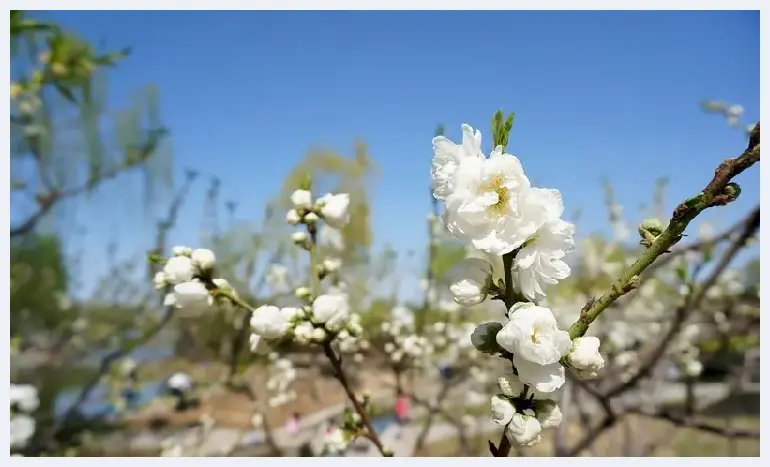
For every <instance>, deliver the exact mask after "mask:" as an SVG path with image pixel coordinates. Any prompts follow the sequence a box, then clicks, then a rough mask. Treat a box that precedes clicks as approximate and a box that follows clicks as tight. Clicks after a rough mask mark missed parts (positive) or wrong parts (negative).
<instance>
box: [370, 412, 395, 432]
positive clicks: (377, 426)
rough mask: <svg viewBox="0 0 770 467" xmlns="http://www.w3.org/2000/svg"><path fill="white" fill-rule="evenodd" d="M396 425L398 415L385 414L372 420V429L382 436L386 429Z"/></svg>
mask: <svg viewBox="0 0 770 467" xmlns="http://www.w3.org/2000/svg"><path fill="white" fill-rule="evenodd" d="M394 423H396V415H395V414H392V413H391V414H385V415H378V416H376V417H374V418H372V428H374V431H375V432H376V433H377V434H378V435H381V434H382V433H383V432H384V431H385V429H386V428H388V427H389V426H390V425H392V424H394Z"/></svg>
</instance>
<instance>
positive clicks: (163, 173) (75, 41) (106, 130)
mask: <svg viewBox="0 0 770 467" xmlns="http://www.w3.org/2000/svg"><path fill="white" fill-rule="evenodd" d="M10 19H11V21H10V41H11V77H12V82H11V93H10V97H11V115H10V121H11V146H10V147H11V203H12V204H11V207H12V209H11V213H12V218H11V237H16V236H20V235H24V234H26V233H29V232H32V231H33V230H35V229H36V228H37V227H38V225H39V223H40V222H41V221H42V220H44V219H50V218H51V214H53V213H54V212H55V211H57V212H58V211H60V209H54V208H56V207H58V206H60V205H63V204H67V205H69V204H70V203H69V202H68V201H69V200H72V199H75V198H82V197H83V196H89V195H92V194H93V193H94V192H95V190H96V189H97V188H98V187H100V186H101V185H102V184H103V183H104V182H106V181H109V180H112V179H116V178H121V179H122V180H125V181H129V180H132V179H134V177H124V176H123V175H124V174H126V173H127V172H140V174H141V176H142V177H143V181H144V183H143V199H144V201H145V203H144V207H145V208H149V207H151V206H152V203H151V202H150V201H153V202H154V201H156V200H157V197H158V196H159V195H162V194H163V192H164V191H163V190H161V189H162V188H165V187H167V186H168V185H170V183H171V168H172V167H171V155H170V152H169V151H168V147H167V145H166V144H165V136H166V134H167V131H166V128H165V127H164V126H163V125H162V123H161V122H160V118H159V114H158V107H157V93H156V91H155V90H154V88H152V87H148V88H147V89H144V90H142V91H141V92H138V93H136V95H135V96H134V102H133V104H132V105H131V106H130V107H128V108H125V109H120V110H117V111H115V110H113V111H109V110H108V109H107V106H106V102H107V92H106V90H107V86H106V74H107V73H106V71H107V69H108V68H110V67H113V66H115V65H116V64H118V63H119V62H120V61H121V60H123V59H124V58H125V57H126V56H127V55H128V53H129V51H128V50H127V49H123V50H118V51H110V52H104V53H102V52H98V51H97V50H96V48H95V47H94V46H93V45H92V44H91V43H89V42H88V41H85V40H83V39H82V38H80V37H78V36H77V35H76V34H74V33H71V32H68V31H65V30H63V29H62V28H61V27H60V26H58V25H56V24H53V23H50V22H42V21H37V20H35V19H32V18H30V17H29V16H28V15H27V14H26V13H24V12H22V11H18V10H12V11H11V12H10ZM131 198H132V197H126V196H123V197H122V199H124V200H128V201H132V199H131Z"/></svg>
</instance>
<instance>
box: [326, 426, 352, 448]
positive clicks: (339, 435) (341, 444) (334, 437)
mask: <svg viewBox="0 0 770 467" xmlns="http://www.w3.org/2000/svg"><path fill="white" fill-rule="evenodd" d="M348 442H349V440H348V438H347V436H346V435H345V432H344V431H342V430H341V429H340V428H335V429H333V430H331V431H329V432H328V433H325V434H324V446H325V447H326V449H327V450H329V451H331V452H340V451H344V450H345V449H346V448H347V447H348Z"/></svg>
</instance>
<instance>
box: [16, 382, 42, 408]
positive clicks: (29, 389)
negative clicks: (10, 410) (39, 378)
mask: <svg viewBox="0 0 770 467" xmlns="http://www.w3.org/2000/svg"><path fill="white" fill-rule="evenodd" d="M10 399H11V406H14V405H15V406H16V407H17V408H18V410H21V411H22V412H27V413H30V412H34V411H35V410H37V408H38V407H39V406H40V399H39V398H38V395H37V388H36V387H35V386H32V385H31V384H14V383H11V390H10Z"/></svg>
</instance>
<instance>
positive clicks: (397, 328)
mask: <svg viewBox="0 0 770 467" xmlns="http://www.w3.org/2000/svg"><path fill="white" fill-rule="evenodd" d="M391 314H392V315H393V318H392V320H391V321H385V322H383V323H382V324H381V325H380V329H381V330H382V332H383V334H384V335H385V336H386V339H387V340H386V342H385V344H384V346H383V350H384V351H385V353H387V354H388V355H389V356H390V360H391V362H393V364H394V365H396V366H397V367H399V368H401V369H407V368H421V367H425V366H426V365H427V364H428V362H429V361H428V358H429V357H430V356H431V355H432V354H433V350H434V348H433V345H432V344H431V342H430V341H429V340H428V339H427V338H426V337H425V336H419V335H417V334H416V333H415V329H414V322H413V320H412V319H411V318H412V316H413V315H412V314H411V310H409V309H407V308H406V307H396V308H394V309H393V310H392V311H391Z"/></svg>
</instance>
